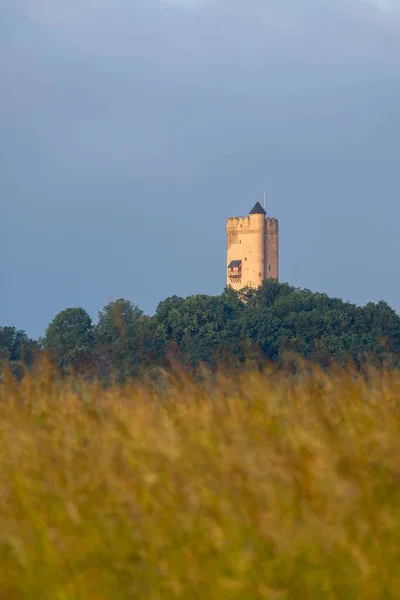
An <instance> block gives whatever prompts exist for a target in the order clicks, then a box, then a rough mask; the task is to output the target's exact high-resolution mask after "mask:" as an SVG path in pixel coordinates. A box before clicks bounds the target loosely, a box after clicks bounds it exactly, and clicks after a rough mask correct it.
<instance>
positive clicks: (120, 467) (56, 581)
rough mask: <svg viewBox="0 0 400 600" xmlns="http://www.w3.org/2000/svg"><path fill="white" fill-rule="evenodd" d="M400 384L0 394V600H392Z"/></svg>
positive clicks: (71, 388) (380, 380)
mask: <svg viewBox="0 0 400 600" xmlns="http://www.w3.org/2000/svg"><path fill="white" fill-rule="evenodd" d="M399 407H400V374H399V373H385V374H382V373H380V374H377V373H373V372H371V373H369V375H368V383H367V380H366V379H365V378H364V379H363V378H361V377H356V376H354V375H352V374H350V373H347V374H346V373H344V372H337V373H334V374H331V375H330V376H326V375H323V374H322V373H320V372H314V373H313V374H312V375H310V374H304V375H303V376H301V377H299V378H297V379H292V380H289V379H285V378H284V377H283V376H282V375H279V374H274V373H272V372H270V373H269V372H265V373H263V374H259V373H254V372H251V371H249V372H247V373H242V374H240V375H236V376H235V375H234V374H229V375H227V374H225V375H221V376H219V377H218V379H217V381H215V380H213V381H207V378H206V379H205V380H204V382H203V384H202V385H200V384H195V383H193V382H191V381H190V380H188V379H185V378H184V377H183V378H182V377H181V378H179V377H177V378H176V379H175V380H174V381H173V382H172V385H170V386H168V387H166V388H165V389H164V391H160V388H159V389H158V390H155V389H153V388H152V387H151V386H150V385H149V384H142V385H136V386H135V385H133V384H131V385H129V386H125V387H121V388H117V387H115V388H112V389H109V390H107V391H104V390H102V389H101V388H100V386H98V385H96V384H93V383H91V384H89V383H82V382H79V381H73V380H71V381H69V382H64V383H60V382H59V381H58V380H57V378H56V377H55V375H54V373H52V371H51V369H49V368H47V367H41V368H37V372H36V373H35V375H34V376H32V377H26V378H25V379H24V381H23V382H22V383H17V382H15V381H14V380H12V378H11V377H6V378H5V381H4V382H3V383H1V384H0V598H1V599H2V600H3V599H4V600H14V599H19V598H21V599H40V600H75V599H76V600H78V599H79V600H103V599H104V600H106V599H107V600H119V599H121V600H122V599H125V598H126V599H128V598H140V599H149V600H159V599H160V600H161V599H166V600H169V599H175V598H182V599H184V600H191V599H199V600H200V599H205V600H213V599H218V600H223V599H237V600H257V599H265V600H289V599H293V600H302V599H304V600H306V599H307V600H311V599H321V600H327V599H328V600H329V599H333V598H335V599H336V598H338V599H342V600H346V599H349V600H357V599H360V600H361V599H362V600H369V599H375V598H376V599H391V598H393V599H398V598H400V566H399V565H400V416H399Z"/></svg>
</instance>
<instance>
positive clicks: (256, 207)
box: [249, 202, 267, 215]
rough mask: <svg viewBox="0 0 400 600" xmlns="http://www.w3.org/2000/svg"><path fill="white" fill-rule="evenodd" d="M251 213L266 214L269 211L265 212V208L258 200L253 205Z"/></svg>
mask: <svg viewBox="0 0 400 600" xmlns="http://www.w3.org/2000/svg"><path fill="white" fill-rule="evenodd" d="M249 214H250V215H266V214H267V213H266V212H265V210H264V209H263V207H262V206H261V204H260V203H259V202H256V204H255V205H254V206H253V208H252V209H251V211H250V213H249Z"/></svg>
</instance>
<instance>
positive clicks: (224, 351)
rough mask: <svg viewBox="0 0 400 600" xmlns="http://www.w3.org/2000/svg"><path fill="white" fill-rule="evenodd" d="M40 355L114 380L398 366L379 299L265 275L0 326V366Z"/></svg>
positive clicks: (391, 318)
mask: <svg viewBox="0 0 400 600" xmlns="http://www.w3.org/2000/svg"><path fill="white" fill-rule="evenodd" d="M42 353H47V354H49V355H50V356H51V357H52V359H53V360H54V362H55V364H56V365H57V366H58V368H59V370H60V372H61V373H66V372H69V371H71V369H72V370H74V371H76V372H78V373H80V374H84V375H87V376H90V377H97V378H99V379H100V380H102V381H104V382H107V381H110V380H111V379H115V378H116V379H117V381H119V382H123V381H126V380H127V379H129V378H131V377H134V376H137V375H138V374H140V373H141V372H143V370H144V369H145V370H146V371H149V370H150V371H151V370H153V369H157V368H158V367H168V365H170V364H171V363H174V364H176V363H178V364H181V365H183V366H185V367H190V368H192V367H198V366H200V365H203V364H205V365H207V366H209V367H211V368H215V367H216V366H217V365H226V366H230V367H233V366H234V367H240V366H241V365H244V364H247V363H248V362H249V361H251V362H252V363H255V364H256V365H257V364H262V363H264V362H265V361H271V362H274V363H276V364H277V365H278V366H284V365H285V364H287V362H285V361H287V357H288V356H295V355H296V356H300V357H303V358H305V359H306V360H309V361H312V362H314V363H316V364H318V365H320V366H323V367H324V366H328V365H330V364H332V363H339V364H340V365H343V364H346V363H348V362H351V363H354V364H355V365H356V366H357V367H360V366H362V365H363V364H364V363H365V362H367V361H368V362H371V363H372V364H374V365H376V366H381V365H390V366H398V364H399V356H400V317H399V316H398V315H397V313H396V312H395V311H394V310H393V309H392V308H391V307H390V306H389V305H388V304H387V303H386V302H383V301H381V302H378V303H376V304H375V303H372V302H370V303H368V304H366V305H365V306H363V307H358V306H356V305H354V304H351V303H348V302H343V301H342V300H340V299H338V298H329V297H328V296H327V295H326V294H322V293H313V292H311V291H309V290H300V289H296V288H294V287H292V286H290V285H288V284H282V283H277V282H275V281H272V280H267V281H265V282H264V284H263V285H262V287H261V288H259V289H257V290H252V289H246V290H243V291H242V292H239V293H238V292H234V291H233V290H232V289H231V288H226V289H225V290H224V292H223V293H222V294H221V295H219V296H207V295H202V294H199V295H196V296H189V297H188V298H180V297H177V296H172V297H170V298H167V299H166V300H164V301H162V302H160V304H159V305H158V307H157V310H156V312H155V314H154V315H153V316H151V317H149V316H146V315H145V314H144V313H143V312H142V310H141V309H140V308H139V307H138V306H137V305H135V304H134V303H132V302H131V301H129V300H124V299H119V300H116V301H113V302H111V303H110V304H108V305H107V306H105V307H104V308H103V309H102V310H100V312H99V314H98V319H97V322H96V323H95V324H93V323H92V320H91V318H90V316H89V315H88V313H87V312H86V311H85V310H84V309H83V308H67V309H65V310H63V311H61V312H60V313H59V314H58V315H56V317H55V318H54V319H53V321H52V322H51V323H50V324H49V326H48V328H47V329H46V332H45V335H44V337H43V338H42V339H40V340H32V339H30V338H29V337H28V336H27V334H26V333H25V332H24V331H20V330H17V329H16V328H15V327H0V363H1V365H3V366H4V365H8V367H9V368H10V369H11V370H12V372H13V373H14V374H15V375H16V376H18V377H19V376H21V374H22V373H23V372H24V369H26V368H30V367H31V366H32V364H33V363H34V361H35V358H36V357H37V356H38V355H40V354H42Z"/></svg>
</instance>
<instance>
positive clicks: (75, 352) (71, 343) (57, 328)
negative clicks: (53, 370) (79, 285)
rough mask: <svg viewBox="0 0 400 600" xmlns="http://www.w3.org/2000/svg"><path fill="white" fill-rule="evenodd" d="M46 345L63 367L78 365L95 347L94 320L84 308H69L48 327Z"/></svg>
mask: <svg viewBox="0 0 400 600" xmlns="http://www.w3.org/2000/svg"><path fill="white" fill-rule="evenodd" d="M44 346H45V348H46V349H47V350H48V351H49V352H50V353H51V355H52V356H53V358H54V360H55V361H56V363H57V365H58V366H59V367H60V368H61V369H66V368H69V367H78V366H79V365H80V363H84V362H86V361H87V360H88V358H89V356H90V352H91V350H92V347H93V326H92V320H91V318H90V316H89V315H88V313H87V312H86V311H85V310H84V309H83V308H67V309H65V310H62V311H61V312H60V313H58V315H56V316H55V317H54V319H53V321H52V322H51V323H50V325H49V326H48V328H47V329H46V333H45V337H44Z"/></svg>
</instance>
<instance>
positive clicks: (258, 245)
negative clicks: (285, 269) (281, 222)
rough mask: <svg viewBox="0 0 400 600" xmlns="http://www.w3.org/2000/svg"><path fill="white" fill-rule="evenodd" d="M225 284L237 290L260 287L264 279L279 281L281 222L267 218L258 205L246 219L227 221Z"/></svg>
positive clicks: (237, 218) (236, 218)
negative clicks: (279, 226)
mask: <svg viewBox="0 0 400 600" xmlns="http://www.w3.org/2000/svg"><path fill="white" fill-rule="evenodd" d="M226 237H227V254H228V260H227V274H226V283H227V285H229V286H231V287H232V288H233V289H235V290H240V289H242V288H244V287H246V286H249V287H253V288H257V287H259V286H260V285H261V284H262V282H263V281H264V279H276V280H278V278H279V229H278V220H277V219H271V218H270V217H267V216H266V212H265V210H264V209H263V207H262V206H261V204H260V203H259V202H257V204H256V205H255V206H254V207H253V208H252V210H251V211H250V214H249V215H248V216H247V217H231V218H230V219H228V220H227V222H226Z"/></svg>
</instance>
